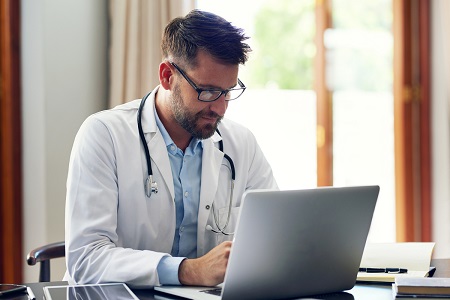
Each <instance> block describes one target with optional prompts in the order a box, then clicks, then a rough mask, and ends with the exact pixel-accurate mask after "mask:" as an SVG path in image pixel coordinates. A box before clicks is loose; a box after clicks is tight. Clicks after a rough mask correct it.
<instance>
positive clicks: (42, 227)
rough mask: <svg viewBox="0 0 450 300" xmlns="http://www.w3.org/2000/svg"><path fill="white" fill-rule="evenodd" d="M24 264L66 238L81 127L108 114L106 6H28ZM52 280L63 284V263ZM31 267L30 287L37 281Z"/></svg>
mask: <svg viewBox="0 0 450 300" xmlns="http://www.w3.org/2000/svg"><path fill="white" fill-rule="evenodd" d="M21 9H22V11H21V13H22V19H21V22H22V24H21V26H22V28H21V30H22V37H21V38H22V41H21V43H22V96H23V99H22V113H23V125H22V126H23V176H24V182H23V183H24V207H25V211H24V238H25V242H24V261H25V257H26V253H27V252H28V251H29V250H30V249H32V248H35V247H37V246H38V245H42V244H45V243H49V242H54V241H59V240H63V239H64V205H65V182H66V178H67V165H68V161H69V155H70V150H71V147H72V143H73V139H74V136H75V134H76V131H77V130H78V128H79V126H80V125H81V122H82V121H83V120H84V119H85V118H86V117H87V116H88V115H89V114H91V113H93V112H96V111H98V110H101V109H104V108H105V107H106V101H107V78H108V76H107V74H108V73H107V53H108V51H107V43H108V9H107V1H106V0H95V1H92V0H76V1H75V0H22V4H21ZM52 265H53V270H52V278H53V279H55V280H58V279H62V276H63V273H64V271H65V264H64V260H63V259H59V260H58V261H56V263H55V264H52ZM38 269H39V268H38V267H37V266H36V267H29V266H28V265H26V264H25V266H24V274H25V278H24V280H25V282H33V281H37V279H38Z"/></svg>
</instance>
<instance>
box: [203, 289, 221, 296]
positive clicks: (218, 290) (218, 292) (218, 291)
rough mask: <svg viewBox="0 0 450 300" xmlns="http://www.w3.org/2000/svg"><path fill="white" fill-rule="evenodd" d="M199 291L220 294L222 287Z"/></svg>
mask: <svg viewBox="0 0 450 300" xmlns="http://www.w3.org/2000/svg"><path fill="white" fill-rule="evenodd" d="M200 292H202V293H206V294H211V295H216V296H220V295H221V294H222V288H216V289H208V290H202V291H200Z"/></svg>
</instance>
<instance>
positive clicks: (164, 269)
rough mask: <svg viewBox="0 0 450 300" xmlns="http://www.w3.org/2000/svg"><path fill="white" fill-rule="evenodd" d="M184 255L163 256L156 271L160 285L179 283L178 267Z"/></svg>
mask: <svg viewBox="0 0 450 300" xmlns="http://www.w3.org/2000/svg"><path fill="white" fill-rule="evenodd" d="M184 259H185V257H172V256H165V257H163V258H162V259H161V260H160V261H159V264H158V268H157V272H158V277H159V283H160V284H161V285H181V283H180V280H179V279H178V269H179V267H180V264H181V262H182V261H183V260H184Z"/></svg>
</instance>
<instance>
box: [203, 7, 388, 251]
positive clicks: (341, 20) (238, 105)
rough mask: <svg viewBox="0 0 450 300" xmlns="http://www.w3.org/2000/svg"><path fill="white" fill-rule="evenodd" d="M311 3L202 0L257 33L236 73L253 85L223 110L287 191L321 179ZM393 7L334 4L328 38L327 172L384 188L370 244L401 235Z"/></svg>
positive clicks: (338, 181)
mask: <svg viewBox="0 0 450 300" xmlns="http://www.w3.org/2000/svg"><path fill="white" fill-rule="evenodd" d="M344 2H345V3H344ZM256 3H257V4H256ZM315 5H316V1H312V0H311V1H292V0H277V1H274V0H264V1H258V2H251V3H248V1H236V0H231V1H230V0H229V1H227V2H226V4H224V2H220V4H219V2H218V1H208V0H197V7H198V8H200V9H204V10H207V11H211V12H214V13H217V14H219V15H221V16H223V17H224V18H226V19H227V20H229V21H231V22H232V23H233V24H234V25H236V26H238V27H242V28H244V29H245V31H246V33H247V34H248V35H249V36H250V37H251V39H250V40H249V43H250V46H251V47H252V49H253V53H252V54H251V55H250V60H249V62H248V63H247V65H246V66H245V67H244V68H242V70H241V73H240V78H241V80H242V81H243V82H244V83H245V84H246V85H247V87H248V89H247V90H246V92H245V93H244V95H243V96H242V97H241V98H240V99H239V100H237V101H235V102H233V103H230V105H229V108H228V111H227V114H226V116H227V117H228V118H230V119H233V120H235V121H237V122H240V123H242V124H244V125H246V126H247V127H248V128H250V129H251V130H252V131H253V133H254V134H255V136H256V138H257V139H258V141H259V143H260V145H261V147H262V149H263V151H264V153H265V154H266V156H267V158H268V160H269V162H270V163H271V165H272V168H273V170H274V174H275V177H276V179H277V181H278V183H279V186H280V188H281V189H294V188H304V187H315V186H317V182H318V181H317V178H318V175H319V174H318V168H317V162H316V161H317V144H318V142H321V141H320V140H319V141H317V137H319V139H320V132H317V130H316V128H317V117H316V115H317V97H316V92H315V91H314V82H313V80H314V58H315V55H316V44H315V41H314V36H315V24H316V23H315V22H316V20H315V9H316V7H315ZM391 6H392V3H391V0H372V1H351V3H348V1H342V0H341V1H338V0H334V1H333V7H332V10H331V15H332V19H333V26H332V27H333V28H330V29H328V30H326V31H325V34H324V36H323V39H324V43H325V49H326V59H325V61H326V67H325V68H326V80H324V81H326V85H327V89H328V90H329V91H330V92H331V95H332V99H333V100H332V112H333V114H332V119H333V120H332V121H333V123H332V127H333V148H332V157H333V166H332V169H333V171H332V174H330V175H331V178H332V180H333V185H335V186H348V185H365V184H377V185H380V186H381V193H380V197H379V200H378V204H377V209H376V212H375V216H374V220H373V223H372V230H371V233H370V236H369V240H371V241H383V242H392V241H394V240H395V214H394V205H395V190H394V187H395V185H394V184H395V181H394V149H393V147H394V146H393V140H394V138H393V135H394V130H393V96H392V56H393V53H392V52H393V43H392V32H391V27H392V7H391ZM280 154H281V155H280Z"/></svg>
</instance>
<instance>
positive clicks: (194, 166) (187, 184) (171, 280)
mask: <svg viewBox="0 0 450 300" xmlns="http://www.w3.org/2000/svg"><path fill="white" fill-rule="evenodd" d="M155 118H156V124H157V126H158V128H159V130H160V132H161V134H162V137H163V139H164V142H165V143H166V147H167V152H168V155H169V160H170V164H171V168H172V177H173V184H174V188H175V208H176V227H175V236H174V237H173V247H172V252H171V255H172V256H171V257H170V256H166V257H164V258H163V259H161V261H160V263H159V264H158V268H157V271H158V276H159V281H160V283H161V284H170V285H176V284H180V282H179V280H178V268H179V265H180V263H181V262H182V261H183V259H185V258H195V257H196V256H197V220H198V206H199V202H200V187H201V173H202V154H203V144H202V142H201V140H199V139H196V138H192V140H191V142H190V143H189V146H188V147H187V148H186V150H185V152H184V153H183V151H182V150H181V149H179V148H178V147H177V146H176V145H175V143H174V142H173V140H172V138H171V137H170V136H169V134H168V133H167V130H166V129H165V128H164V125H163V124H162V122H161V120H160V119H159V117H158V114H157V113H156V109H155Z"/></svg>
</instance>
